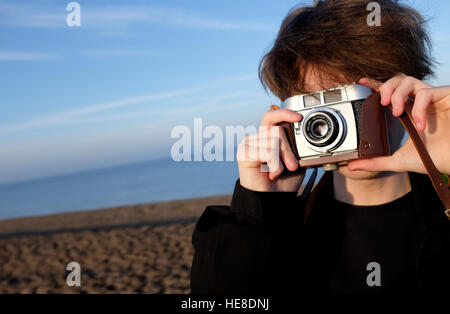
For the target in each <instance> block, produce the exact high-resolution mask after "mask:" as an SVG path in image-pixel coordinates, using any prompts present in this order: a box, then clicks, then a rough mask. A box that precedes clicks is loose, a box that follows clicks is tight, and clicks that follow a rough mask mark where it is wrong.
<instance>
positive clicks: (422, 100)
mask: <svg viewBox="0 0 450 314" xmlns="http://www.w3.org/2000/svg"><path fill="white" fill-rule="evenodd" d="M432 101H433V93H432V91H431V89H428V88H424V89H421V90H419V91H418V92H417V94H416V99H415V100H414V105H413V108H412V113H411V114H412V117H413V119H414V122H415V124H416V129H417V131H419V132H423V131H424V130H425V128H426V123H427V109H428V107H429V106H430V104H431V102H432Z"/></svg>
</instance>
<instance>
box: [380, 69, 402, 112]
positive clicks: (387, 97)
mask: <svg viewBox="0 0 450 314" xmlns="http://www.w3.org/2000/svg"><path fill="white" fill-rule="evenodd" d="M405 77H406V75H398V76H395V77H393V78H391V79H389V80H387V81H386V83H384V84H383V85H381V87H380V95H381V104H382V105H383V106H388V105H390V104H391V102H392V95H393V94H394V92H395V90H396V89H397V87H398V86H400V84H401V83H402V81H403V79H404V78H405Z"/></svg>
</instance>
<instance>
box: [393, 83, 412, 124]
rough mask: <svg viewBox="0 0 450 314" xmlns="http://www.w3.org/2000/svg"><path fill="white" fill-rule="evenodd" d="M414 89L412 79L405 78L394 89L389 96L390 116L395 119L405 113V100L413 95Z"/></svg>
mask: <svg viewBox="0 0 450 314" xmlns="http://www.w3.org/2000/svg"><path fill="white" fill-rule="evenodd" d="M414 89H415V82H414V81H413V79H412V78H405V79H404V80H402V81H401V83H400V84H399V85H398V86H397V87H396V88H395V91H394V93H393V94H392V96H391V103H392V114H393V115H394V116H395V117H399V116H401V115H402V113H403V111H405V103H406V100H407V99H408V97H409V96H410V95H412V94H413V92H414Z"/></svg>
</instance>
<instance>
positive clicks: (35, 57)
mask: <svg viewBox="0 0 450 314" xmlns="http://www.w3.org/2000/svg"><path fill="white" fill-rule="evenodd" d="M60 59H61V58H60V57H59V56H57V55H54V54H50V53H42V52H26V51H1V50H0V61H53V60H60Z"/></svg>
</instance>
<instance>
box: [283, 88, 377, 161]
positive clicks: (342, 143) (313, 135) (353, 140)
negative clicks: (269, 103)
mask: <svg viewBox="0 0 450 314" xmlns="http://www.w3.org/2000/svg"><path fill="white" fill-rule="evenodd" d="M371 93H372V90H371V89H370V88H369V87H366V86H363V85H358V84H352V85H345V86H339V87H337V88H333V89H328V90H322V91H318V92H314V93H311V94H303V95H296V96H294V97H290V98H288V99H287V100H286V101H284V102H283V103H282V107H283V108H287V109H290V110H293V111H295V112H298V113H300V114H301V115H302V116H303V119H302V121H300V122H297V123H294V124H293V133H294V137H295V140H294V142H295V145H296V150H297V153H298V156H299V158H300V159H301V160H307V159H317V158H319V157H325V156H335V155H340V154H346V153H350V152H354V151H358V149H359V147H358V146H359V134H360V132H361V115H362V105H363V102H364V101H365V99H366V98H367V97H369V96H370V95H371Z"/></svg>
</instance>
